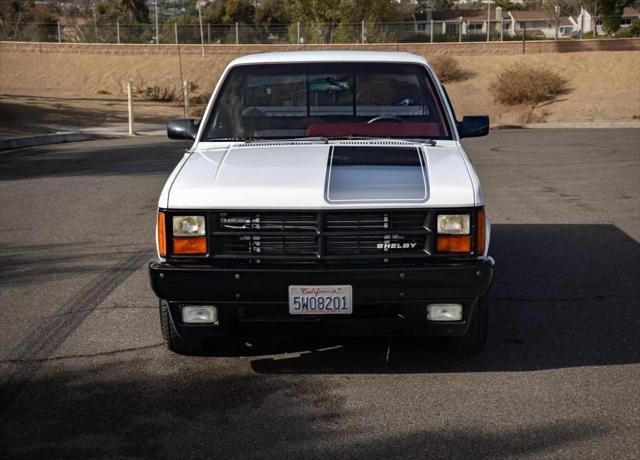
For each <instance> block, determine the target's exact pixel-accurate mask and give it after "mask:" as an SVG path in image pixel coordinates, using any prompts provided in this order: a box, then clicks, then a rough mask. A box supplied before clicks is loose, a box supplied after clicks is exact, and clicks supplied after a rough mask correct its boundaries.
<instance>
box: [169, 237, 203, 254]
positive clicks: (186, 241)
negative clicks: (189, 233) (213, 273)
mask: <svg viewBox="0 0 640 460" xmlns="http://www.w3.org/2000/svg"><path fill="white" fill-rule="evenodd" d="M173 253H174V254H200V255H202V254H206V253H207V237H206V236H196V237H185V238H174V239H173Z"/></svg>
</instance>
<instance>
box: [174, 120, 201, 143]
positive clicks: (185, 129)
mask: <svg viewBox="0 0 640 460" xmlns="http://www.w3.org/2000/svg"><path fill="white" fill-rule="evenodd" d="M197 134H198V123H196V121H195V120H194V119H193V118H180V119H177V120H169V123H167V136H168V137H169V139H191V140H195V138H196V135H197Z"/></svg>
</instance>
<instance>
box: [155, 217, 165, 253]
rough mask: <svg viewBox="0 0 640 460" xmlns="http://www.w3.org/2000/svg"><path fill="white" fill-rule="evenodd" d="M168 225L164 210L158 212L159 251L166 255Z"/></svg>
mask: <svg viewBox="0 0 640 460" xmlns="http://www.w3.org/2000/svg"><path fill="white" fill-rule="evenodd" d="M166 228H167V227H166V225H165V222H164V212H159V213H158V225H157V233H158V235H157V240H158V253H159V254H160V255H161V256H162V257H164V256H166V255H167V235H166Z"/></svg>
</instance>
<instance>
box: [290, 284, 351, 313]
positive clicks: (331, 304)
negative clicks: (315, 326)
mask: <svg viewBox="0 0 640 460" xmlns="http://www.w3.org/2000/svg"><path fill="white" fill-rule="evenodd" d="M289 313H290V314H292V315H350V314H351V313H353V304H352V302H351V286H289Z"/></svg>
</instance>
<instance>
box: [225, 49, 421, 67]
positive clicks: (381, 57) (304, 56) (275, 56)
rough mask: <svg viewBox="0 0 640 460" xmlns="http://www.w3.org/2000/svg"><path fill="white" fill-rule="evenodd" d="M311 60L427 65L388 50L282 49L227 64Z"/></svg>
mask: <svg viewBox="0 0 640 460" xmlns="http://www.w3.org/2000/svg"><path fill="white" fill-rule="evenodd" d="M301 62H302V63H305V62H307V63H312V62H401V63H415V64H422V65H425V64H426V65H428V64H427V60H426V59H425V58H424V57H422V56H418V55H417V54H413V53H405V52H396V51H393V52H390V51H333V50H331V51H284V52H273V53H258V54H249V55H247V56H242V57H239V58H237V59H234V60H233V61H232V62H231V63H230V64H229V66H235V65H246V64H276V63H301Z"/></svg>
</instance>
